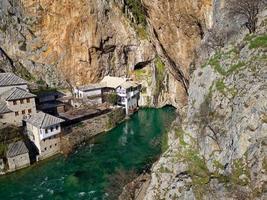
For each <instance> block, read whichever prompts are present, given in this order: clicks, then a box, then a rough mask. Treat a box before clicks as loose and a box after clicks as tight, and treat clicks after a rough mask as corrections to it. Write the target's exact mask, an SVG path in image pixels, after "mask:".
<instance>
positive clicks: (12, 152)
mask: <svg viewBox="0 0 267 200" xmlns="http://www.w3.org/2000/svg"><path fill="white" fill-rule="evenodd" d="M6 157H7V162H8V167H9V171H15V170H18V169H21V168H24V167H28V166H29V165H30V157H29V150H28V148H27V147H26V145H25V143H24V142H23V141H18V142H14V143H11V144H9V145H8V150H7V153H6Z"/></svg>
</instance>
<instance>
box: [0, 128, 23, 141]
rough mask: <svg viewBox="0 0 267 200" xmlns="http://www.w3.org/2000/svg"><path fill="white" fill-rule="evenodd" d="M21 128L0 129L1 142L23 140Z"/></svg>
mask: <svg viewBox="0 0 267 200" xmlns="http://www.w3.org/2000/svg"><path fill="white" fill-rule="evenodd" d="M21 132H22V130H21V128H18V127H15V126H12V125H9V126H6V127H4V128H0V142H3V143H6V142H12V141H14V140H18V139H20V138H22V134H21Z"/></svg>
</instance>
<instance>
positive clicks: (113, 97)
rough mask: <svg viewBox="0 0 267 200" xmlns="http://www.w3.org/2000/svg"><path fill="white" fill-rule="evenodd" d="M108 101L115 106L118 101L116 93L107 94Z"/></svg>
mask: <svg viewBox="0 0 267 200" xmlns="http://www.w3.org/2000/svg"><path fill="white" fill-rule="evenodd" d="M106 101H107V102H108V103H110V104H112V105H115V104H116V103H117V101H118V96H117V94H116V93H109V94H106Z"/></svg>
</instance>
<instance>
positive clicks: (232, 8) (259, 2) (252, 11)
mask: <svg viewBox="0 0 267 200" xmlns="http://www.w3.org/2000/svg"><path fill="white" fill-rule="evenodd" d="M265 5H266V0H229V1H228V8H229V14H230V16H241V17H244V18H245V19H246V23H245V26H246V27H247V29H248V30H249V33H254V32H255V31H256V28H257V22H258V14H259V12H260V8H261V7H262V6H265Z"/></svg>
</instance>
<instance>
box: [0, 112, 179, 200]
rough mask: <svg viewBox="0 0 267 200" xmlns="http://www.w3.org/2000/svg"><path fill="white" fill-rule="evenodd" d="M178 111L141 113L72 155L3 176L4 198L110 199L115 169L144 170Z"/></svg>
mask: <svg viewBox="0 0 267 200" xmlns="http://www.w3.org/2000/svg"><path fill="white" fill-rule="evenodd" d="M174 119H175V110H174V109H173V108H171V107H165V108H162V109H141V110H140V111H139V112H137V113H135V114H134V115H133V116H132V117H131V119H129V120H127V121H126V122H123V123H122V124H120V125H119V126H118V127H116V128H115V129H113V130H111V131H109V132H107V133H104V134H102V135H100V136H98V137H96V138H94V139H93V140H92V141H91V142H90V143H89V144H88V145H86V146H83V147H81V148H80V149H78V150H77V151H76V152H75V153H73V154H72V155H70V156H68V157H67V158H65V157H63V156H57V157H55V158H53V159H50V160H48V161H43V162H41V163H39V164H37V165H34V166H31V167H30V168H27V169H23V170H21V171H18V172H15V173H12V174H9V175H7V176H3V177H0V199H1V200H11V199H16V200H22V199H25V200H30V199H34V200H35V199H49V200H50V199H64V200H66V199H94V200H96V199H107V193H106V192H105V191H106V187H108V185H109V181H108V180H110V179H109V178H108V177H110V176H112V175H113V174H114V173H115V171H116V169H118V168H119V169H123V170H131V169H134V170H136V171H139V172H140V171H141V170H142V169H144V167H145V166H147V164H148V163H150V162H151V161H153V160H155V159H156V158H157V157H158V156H159V155H160V153H161V146H162V144H160V141H162V138H163V134H164V133H166V131H167V130H168V128H169V127H170V124H171V122H172V121H173V120H174Z"/></svg>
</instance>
